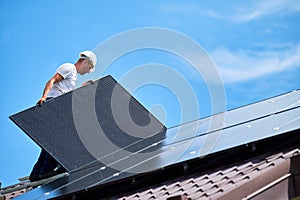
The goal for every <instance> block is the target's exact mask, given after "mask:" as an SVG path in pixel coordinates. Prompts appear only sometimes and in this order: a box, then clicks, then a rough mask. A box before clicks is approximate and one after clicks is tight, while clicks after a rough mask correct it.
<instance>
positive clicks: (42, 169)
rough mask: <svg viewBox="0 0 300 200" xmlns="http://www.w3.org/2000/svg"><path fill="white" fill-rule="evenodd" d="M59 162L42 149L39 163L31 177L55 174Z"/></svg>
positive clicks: (36, 164)
mask: <svg viewBox="0 0 300 200" xmlns="http://www.w3.org/2000/svg"><path fill="white" fill-rule="evenodd" d="M57 166H58V162H57V161H56V160H55V159H54V158H53V157H52V156H51V155H50V154H48V153H47V152H46V151H45V150H43V149H42V151H41V153H40V157H39V159H38V161H37V162H36V163H35V165H34V167H33V169H32V171H31V175H44V174H46V173H49V172H53V171H54V169H55V168H56V167H57Z"/></svg>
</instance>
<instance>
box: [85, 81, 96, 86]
mask: <svg viewBox="0 0 300 200" xmlns="http://www.w3.org/2000/svg"><path fill="white" fill-rule="evenodd" d="M94 83H95V82H94V81H93V80H88V81H86V82H84V83H82V86H86V85H88V84H92V85H93V84H94Z"/></svg>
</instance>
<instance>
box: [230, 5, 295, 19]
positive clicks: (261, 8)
mask: <svg viewBox="0 0 300 200" xmlns="http://www.w3.org/2000/svg"><path fill="white" fill-rule="evenodd" d="M244 6H247V7H243V8H242V7H240V8H239V9H238V12H237V13H235V14H233V15H232V16H231V17H230V18H231V20H232V21H237V22H245V21H251V20H255V19H258V18H260V17H263V16H267V15H273V14H277V15H278V14H290V13H292V12H299V11H300V1H298V0H265V1H258V2H257V3H254V4H249V5H244Z"/></svg>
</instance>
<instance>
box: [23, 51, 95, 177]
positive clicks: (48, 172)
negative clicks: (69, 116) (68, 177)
mask: <svg viewBox="0 0 300 200" xmlns="http://www.w3.org/2000/svg"><path fill="white" fill-rule="evenodd" d="M96 63H97V57H96V55H95V54H94V53H93V52H92V51H83V52H81V53H80V54H79V59H78V60H77V62H76V63H75V64H72V63H65V64H62V65H61V66H59V67H58V69H57V70H56V73H55V74H54V76H53V77H52V78H51V79H50V80H49V81H48V82H47V83H46V86H45V88H44V91H43V96H42V97H41V98H40V99H39V101H38V102H37V104H38V105H39V106H41V105H42V104H43V102H44V101H46V100H48V99H50V98H54V97H57V96H59V95H62V94H64V93H66V92H69V91H71V90H73V89H74V88H75V83H76V81H77V73H79V74H80V75H84V74H86V73H89V72H93V71H95V65H96ZM65 171H66V170H65V169H64V168H63V167H62V166H61V165H59V164H58V163H57V161H56V160H54V159H53V158H52V156H51V155H49V154H48V153H47V152H46V151H44V150H42V151H41V154H40V156H39V159H38V161H37V163H36V164H35V165H34V167H33V169H32V172H31V173H30V176H29V180H30V181H31V182H33V181H38V180H41V179H45V178H48V177H51V176H54V175H57V174H59V173H62V172H65Z"/></svg>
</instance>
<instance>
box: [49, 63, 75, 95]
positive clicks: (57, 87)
mask: <svg viewBox="0 0 300 200" xmlns="http://www.w3.org/2000/svg"><path fill="white" fill-rule="evenodd" d="M56 72H57V73H59V74H60V75H61V76H62V77H63V78H64V79H63V80H61V81H59V82H57V83H55V84H54V85H53V87H52V88H51V90H50V92H49V94H48V97H57V96H59V95H62V94H64V93H66V92H69V91H71V90H73V89H74V88H75V83H76V81H77V70H76V67H75V65H74V64H72V63H65V64H62V65H61V66H59V67H58V68H57V70H56Z"/></svg>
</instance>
